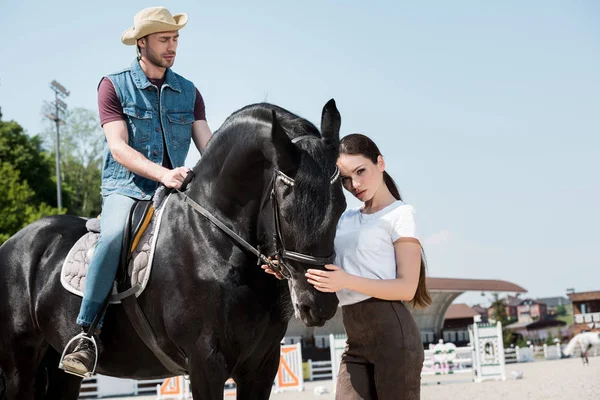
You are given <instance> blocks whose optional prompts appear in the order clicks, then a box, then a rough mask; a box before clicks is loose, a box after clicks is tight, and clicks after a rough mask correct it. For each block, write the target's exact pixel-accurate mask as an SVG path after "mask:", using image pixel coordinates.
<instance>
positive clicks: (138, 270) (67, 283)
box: [60, 195, 170, 304]
mask: <svg viewBox="0 0 600 400" xmlns="http://www.w3.org/2000/svg"><path fill="white" fill-rule="evenodd" d="M169 199H170V195H169V196H168V197H167V198H166V199H165V201H163V202H162V204H161V206H160V209H158V210H156V211H155V212H154V216H153V217H152V220H151V221H150V224H149V225H148V227H147V228H146V230H145V231H144V233H143V234H142V237H141V238H140V241H139V243H138V244H137V246H136V248H135V249H134V250H133V253H132V254H131V261H130V262H129V265H128V267H127V272H128V274H129V276H130V277H131V287H132V288H135V287H136V285H138V289H137V290H136V291H135V296H136V297H137V296H139V295H140V294H141V293H142V292H143V291H144V289H145V287H146V284H147V283H148V280H149V279H150V271H151V270H152V260H153V258H154V248H155V246H156V239H157V238H158V235H157V234H156V233H157V232H158V230H159V228H160V224H161V220H162V214H163V212H162V211H163V210H164V209H165V207H164V206H165V205H166V204H167V202H168V201H169ZM99 237H100V234H99V233H96V232H88V233H86V234H85V235H83V236H82V237H81V238H80V239H79V240H78V241H77V242H76V243H75V245H74V246H73V247H72V248H71V250H70V251H69V254H68V255H67V258H66V259H65V261H64V263H63V266H62V270H61V273H60V282H61V283H62V285H63V287H64V288H65V289H67V290H68V291H69V292H71V293H73V294H76V295H78V296H80V297H83V292H84V289H85V278H86V275H87V269H88V266H89V264H90V261H91V260H92V256H93V254H94V250H95V249H96V244H97V242H98V238H99ZM120 302H121V300H120V297H119V296H118V293H117V288H116V284H115V285H113V291H112V294H111V300H110V303H111V304H118V303H120Z"/></svg>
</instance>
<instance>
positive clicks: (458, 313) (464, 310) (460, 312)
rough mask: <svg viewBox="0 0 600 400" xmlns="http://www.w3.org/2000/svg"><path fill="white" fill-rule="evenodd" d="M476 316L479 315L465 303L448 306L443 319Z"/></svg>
mask: <svg viewBox="0 0 600 400" xmlns="http://www.w3.org/2000/svg"><path fill="white" fill-rule="evenodd" d="M476 315H479V313H478V312H477V311H475V310H474V309H472V308H471V307H469V306H468V305H466V304H465V303H459V304H450V307H448V311H446V316H445V317H444V319H463V318H473V317H474V316H476Z"/></svg>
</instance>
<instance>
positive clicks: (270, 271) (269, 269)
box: [260, 256, 285, 281]
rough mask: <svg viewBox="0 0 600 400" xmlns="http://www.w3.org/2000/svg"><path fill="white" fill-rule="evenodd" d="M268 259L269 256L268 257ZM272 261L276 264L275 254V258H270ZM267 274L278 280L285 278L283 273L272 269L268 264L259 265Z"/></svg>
mask: <svg viewBox="0 0 600 400" xmlns="http://www.w3.org/2000/svg"><path fill="white" fill-rule="evenodd" d="M269 259H270V257H269ZM272 261H273V263H275V264H277V256H275V260H272ZM260 267H261V268H262V269H263V270H264V271H265V272H266V273H267V274H271V275H273V276H274V277H275V278H277V279H279V280H280V281H282V280H284V279H285V278H284V277H283V275H281V273H279V272H277V271H273V270H272V269H271V268H270V267H269V266H268V265H265V264H263V265H261V266H260Z"/></svg>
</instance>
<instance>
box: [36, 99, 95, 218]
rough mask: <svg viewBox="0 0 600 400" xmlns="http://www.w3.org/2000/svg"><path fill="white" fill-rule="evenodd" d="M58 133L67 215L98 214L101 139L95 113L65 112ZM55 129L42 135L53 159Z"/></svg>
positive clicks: (89, 111)
mask: <svg viewBox="0 0 600 400" xmlns="http://www.w3.org/2000/svg"><path fill="white" fill-rule="evenodd" d="M62 118H63V119H64V120H65V123H64V125H62V126H61V129H60V155H61V178H62V181H63V203H64V206H65V207H66V208H67V210H68V212H69V214H75V215H80V216H84V217H93V216H96V215H98V214H99V213H100V209H101V207H102V197H101V196H100V183H101V171H100V168H101V166H102V150H103V146H104V135H103V133H102V129H101V128H100V123H99V121H98V117H97V115H96V113H95V112H94V111H91V110H88V109H86V108H75V109H73V110H70V111H69V112H67V113H66V114H65V115H64V116H62ZM55 129H56V128H55V126H54V125H52V126H49V127H48V129H46V130H45V131H44V132H43V134H42V135H43V137H44V139H45V143H46V145H47V147H48V148H51V149H52V153H51V154H52V157H54V156H55V153H54V149H55V144H56V130H55Z"/></svg>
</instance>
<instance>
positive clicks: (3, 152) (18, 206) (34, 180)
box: [0, 120, 60, 244]
mask: <svg viewBox="0 0 600 400" xmlns="http://www.w3.org/2000/svg"><path fill="white" fill-rule="evenodd" d="M55 205H56V185H55V183H54V182H53V181H52V178H51V165H50V163H49V160H48V157H47V155H46V154H45V153H44V152H43V151H42V147H41V140H40V138H39V137H29V136H28V135H27V134H26V133H25V132H24V130H23V128H22V127H21V126H20V125H19V124H17V123H16V122H14V121H7V122H6V121H2V120H0V215H2V217H1V218H0V244H2V243H4V242H5V241H6V240H8V238H10V237H11V236H12V235H14V234H15V233H16V232H17V231H18V230H19V229H21V228H23V227H24V226H25V225H27V224H29V223H31V222H33V221H35V220H37V219H39V218H41V217H44V216H48V215H55V214H59V213H60V212H59V210H58V209H56V208H55V207H54V206H55Z"/></svg>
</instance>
